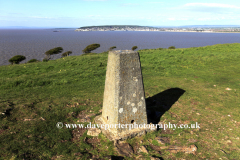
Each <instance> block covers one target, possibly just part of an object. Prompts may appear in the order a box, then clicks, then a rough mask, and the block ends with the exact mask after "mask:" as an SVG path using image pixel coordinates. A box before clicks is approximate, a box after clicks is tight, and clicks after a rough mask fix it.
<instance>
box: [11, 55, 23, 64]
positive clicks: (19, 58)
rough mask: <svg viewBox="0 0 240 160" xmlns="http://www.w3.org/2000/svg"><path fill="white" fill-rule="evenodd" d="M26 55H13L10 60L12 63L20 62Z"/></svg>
mask: <svg viewBox="0 0 240 160" xmlns="http://www.w3.org/2000/svg"><path fill="white" fill-rule="evenodd" d="M25 59H26V57H25V56H22V55H16V56H13V57H12V58H11V59H9V60H8V61H9V62H10V63H11V64H19V62H21V61H23V60H25Z"/></svg>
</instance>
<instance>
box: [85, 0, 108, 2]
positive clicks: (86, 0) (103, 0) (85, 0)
mask: <svg viewBox="0 0 240 160" xmlns="http://www.w3.org/2000/svg"><path fill="white" fill-rule="evenodd" d="M84 1H91V2H93V1H107V0H84Z"/></svg>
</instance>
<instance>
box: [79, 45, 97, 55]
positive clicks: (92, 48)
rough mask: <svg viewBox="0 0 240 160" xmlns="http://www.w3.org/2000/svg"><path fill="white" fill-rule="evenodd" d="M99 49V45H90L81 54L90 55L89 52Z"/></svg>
mask: <svg viewBox="0 0 240 160" xmlns="http://www.w3.org/2000/svg"><path fill="white" fill-rule="evenodd" d="M99 47H100V44H97V43H94V44H90V45H88V46H87V47H86V48H85V49H84V50H82V51H83V53H90V52H91V51H93V50H95V49H97V48H99Z"/></svg>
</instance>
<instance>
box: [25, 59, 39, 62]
mask: <svg viewBox="0 0 240 160" xmlns="http://www.w3.org/2000/svg"><path fill="white" fill-rule="evenodd" d="M33 62H38V60H37V59H31V60H29V61H28V62H27V63H33Z"/></svg>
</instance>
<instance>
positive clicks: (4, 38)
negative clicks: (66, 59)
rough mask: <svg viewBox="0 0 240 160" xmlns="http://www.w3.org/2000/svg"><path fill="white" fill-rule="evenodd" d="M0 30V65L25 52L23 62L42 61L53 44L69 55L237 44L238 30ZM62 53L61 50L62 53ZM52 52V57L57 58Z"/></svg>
mask: <svg viewBox="0 0 240 160" xmlns="http://www.w3.org/2000/svg"><path fill="white" fill-rule="evenodd" d="M53 31H55V30H53V29H16V30H14V29H9V30H8V29H1V30H0V56H1V58H0V65H8V64H10V63H9V62H8V60H9V59H10V58H11V57H13V56H15V55H24V56H25V57H26V60H24V61H22V63H25V62H27V61H29V60H30V59H33V58H35V59H38V60H42V59H43V58H44V56H45V55H44V53H45V52H46V51H47V50H49V49H52V48H55V47H62V48H63V49H64V50H63V52H66V51H72V52H73V53H72V54H71V55H81V54H82V50H83V49H84V48H85V47H86V46H87V45H89V44H93V43H99V44H100V45H101V47H100V48H98V49H96V50H94V51H93V52H94V53H101V52H104V51H107V50H108V48H110V47H112V46H116V47H117V48H116V49H117V50H125V49H128V50H129V49H131V48H132V47H133V46H138V49H137V50H139V49H153V48H168V47H170V46H175V47H176V48H189V47H200V46H207V45H214V44H224V43H240V33H203V32H154V31H152V32H151V31H104V32H102V31H90V32H76V31H74V29H60V30H59V32H53ZM63 52H62V53H63ZM60 57H61V53H60V54H59V55H54V59H57V58H60Z"/></svg>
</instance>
